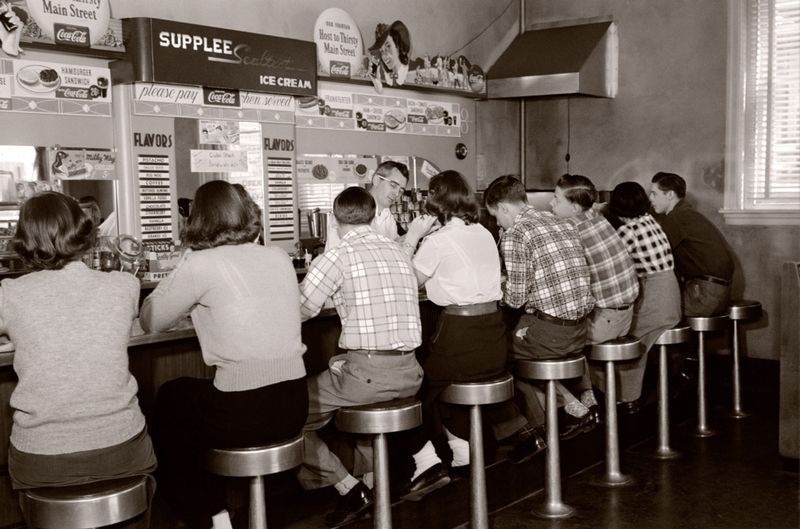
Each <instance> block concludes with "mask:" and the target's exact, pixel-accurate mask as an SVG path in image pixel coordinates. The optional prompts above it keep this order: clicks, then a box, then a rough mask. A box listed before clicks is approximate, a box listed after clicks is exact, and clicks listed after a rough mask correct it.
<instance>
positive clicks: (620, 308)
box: [597, 305, 632, 310]
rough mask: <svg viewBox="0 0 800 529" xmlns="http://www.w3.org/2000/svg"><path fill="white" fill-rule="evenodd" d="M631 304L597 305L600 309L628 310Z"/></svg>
mask: <svg viewBox="0 0 800 529" xmlns="http://www.w3.org/2000/svg"><path fill="white" fill-rule="evenodd" d="M631 306H632V305H620V306H619V307H597V308H598V309H601V310H628V309H629V308H631Z"/></svg>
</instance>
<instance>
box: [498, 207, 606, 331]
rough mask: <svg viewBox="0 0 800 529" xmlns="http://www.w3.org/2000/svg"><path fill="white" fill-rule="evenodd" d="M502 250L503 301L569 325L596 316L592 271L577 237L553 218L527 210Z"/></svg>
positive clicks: (508, 233) (569, 226)
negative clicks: (503, 264)
mask: <svg viewBox="0 0 800 529" xmlns="http://www.w3.org/2000/svg"><path fill="white" fill-rule="evenodd" d="M500 249H501V252H502V254H503V259H504V261H505V265H506V272H507V273H508V280H507V281H506V284H505V288H504V292H503V301H505V303H506V304H507V305H510V306H511V307H521V306H522V305H525V310H526V312H528V313H532V312H534V310H539V311H542V312H545V313H547V314H549V315H550V316H556V317H558V318H563V319H566V320H576V319H579V318H582V317H583V316H585V315H586V314H588V313H589V312H591V311H592V308H593V307H594V298H592V294H591V291H590V286H589V285H590V279H589V267H588V266H587V264H586V258H585V257H584V254H583V245H582V244H581V241H580V236H579V235H578V231H577V230H576V229H575V226H573V225H572V224H571V223H570V222H569V221H567V220H566V219H561V218H559V217H556V216H555V215H553V214H552V213H549V212H545V211H536V210H535V209H533V208H532V207H527V208H525V209H523V210H522V211H521V212H520V213H519V215H517V218H516V219H514V225H513V226H512V227H511V228H509V229H508V230H506V232H505V233H504V234H503V238H502V239H501V241H500Z"/></svg>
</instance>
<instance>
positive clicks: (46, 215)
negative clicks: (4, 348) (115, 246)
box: [0, 192, 156, 527]
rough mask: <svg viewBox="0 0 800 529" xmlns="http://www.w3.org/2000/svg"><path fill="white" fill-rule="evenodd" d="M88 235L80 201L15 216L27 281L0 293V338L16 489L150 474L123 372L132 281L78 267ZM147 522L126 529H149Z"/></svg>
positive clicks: (44, 198) (52, 202)
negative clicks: (10, 363)
mask: <svg viewBox="0 0 800 529" xmlns="http://www.w3.org/2000/svg"><path fill="white" fill-rule="evenodd" d="M94 229H95V227H94V224H93V223H92V220H91V219H90V218H89V217H88V216H87V215H85V214H84V213H83V211H81V208H80V206H79V205H78V202H77V201H76V200H74V199H73V198H71V197H68V196H66V195H62V194H61V193H54V192H48V193H43V194H40V195H36V196H34V197H32V198H30V199H28V201H27V202H25V204H24V205H23V206H22V209H21V210H20V216H19V223H18V224H17V231H16V234H15V235H14V239H13V241H12V247H13V249H14V250H15V251H16V252H17V254H18V255H19V256H20V257H21V258H22V261H23V262H24V263H25V264H26V265H27V266H28V267H30V268H31V269H32V270H33V272H32V273H30V274H27V275H24V276H22V277H20V278H18V279H5V280H3V282H2V284H0V333H4V334H7V335H8V337H9V338H10V339H11V341H12V342H13V343H14V345H15V347H16V352H15V353H14V371H16V373H17V377H19V382H18V383H17V386H16V388H15V389H14V392H13V393H12V394H11V407H12V408H14V422H13V425H12V427H11V446H10V447H9V454H8V456H9V460H8V470H9V474H10V475H11V481H12V485H13V487H14V488H15V489H29V488H37V487H54V486H66V485H78V484H83V483H89V482H93V481H102V480H107V479H114V478H122V477H128V476H136V475H144V474H148V473H150V472H152V471H153V470H154V469H155V467H156V459H155V456H154V455H153V447H152V445H151V443H150V437H149V436H148V435H147V428H146V427H145V419H144V416H143V415H142V412H141V410H140V409H139V403H138V401H137V399H136V391H137V385H136V380H135V379H134V378H133V376H132V375H131V373H130V372H129V371H128V339H129V338H130V332H131V325H132V323H133V320H134V318H135V317H136V312H137V309H138V303H139V281H138V280H137V279H136V278H135V277H134V276H132V275H130V274H126V273H124V272H110V273H106V272H99V271H95V270H90V269H89V268H87V267H86V265H85V264H84V263H83V262H82V261H81V257H82V256H83V254H84V253H85V252H86V251H87V250H89V249H90V248H91V246H92V243H93V239H94V238H93V233H94ZM150 480H151V487H150V490H151V494H152V491H153V490H154V485H155V483H154V480H153V479H152V478H150ZM148 518H149V514H148V513H145V514H143V515H140V516H139V518H138V519H134V520H132V521H131V522H130V525H131V526H134V525H135V526H137V527H147V524H148ZM126 526H128V525H127V524H126Z"/></svg>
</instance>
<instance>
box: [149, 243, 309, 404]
mask: <svg viewBox="0 0 800 529" xmlns="http://www.w3.org/2000/svg"><path fill="white" fill-rule="evenodd" d="M188 313H190V314H191V317H192V323H193V324H194V328H195V331H196V332H197V338H198V340H199V341H200V348H201V349H202V351H203V360H204V361H205V363H206V364H208V365H210V366H216V368H217V369H216V374H215V376H214V386H215V387H216V388H217V389H219V390H220V391H245V390H249V389H255V388H260V387H263V386H267V385H270V384H275V383H278V382H283V381H285V380H295V379H298V378H302V377H303V376H304V375H305V374H306V371H305V366H304V364H303V353H305V350H306V348H305V346H304V345H303V343H302V341H301V340H300V291H299V288H298V286H297V276H296V275H295V272H294V268H293V267H292V263H291V261H290V260H289V256H288V255H287V254H286V252H284V251H283V250H281V249H280V248H274V247H273V248H266V247H264V246H260V245H257V244H252V243H249V244H239V245H229V246H219V247H217V248H211V249H208V250H199V251H194V252H192V251H187V253H186V254H184V256H183V259H181V261H180V262H179V263H178V265H177V266H176V268H175V270H173V271H172V273H171V274H170V276H169V277H167V278H166V279H164V280H162V281H161V283H159V285H158V287H157V288H156V289H155V290H154V291H153V293H152V294H150V295H149V296H148V297H147V299H146V300H145V301H144V304H143V305H142V310H141V315H140V321H141V324H142V328H143V329H144V330H145V332H148V331H149V332H158V331H163V330H167V329H169V328H170V327H172V326H174V325H175V323H176V322H177V321H178V320H179V319H180V318H182V317H184V316H186V314H188Z"/></svg>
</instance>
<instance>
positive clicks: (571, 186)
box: [556, 174, 597, 211]
mask: <svg viewBox="0 0 800 529" xmlns="http://www.w3.org/2000/svg"><path fill="white" fill-rule="evenodd" d="M556 187H558V188H561V190H562V191H563V192H564V197H565V198H566V199H567V200H569V201H570V202H572V203H573V204H578V205H579V206H580V207H581V208H583V210H584V211H586V210H587V209H589V208H591V207H592V204H594V203H595V202H597V189H595V187H594V184H593V183H592V181H591V180H589V179H588V178H586V177H585V176H583V175H579V174H565V175H564V176H562V177H561V178H559V179H558V183H557V184H556Z"/></svg>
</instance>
